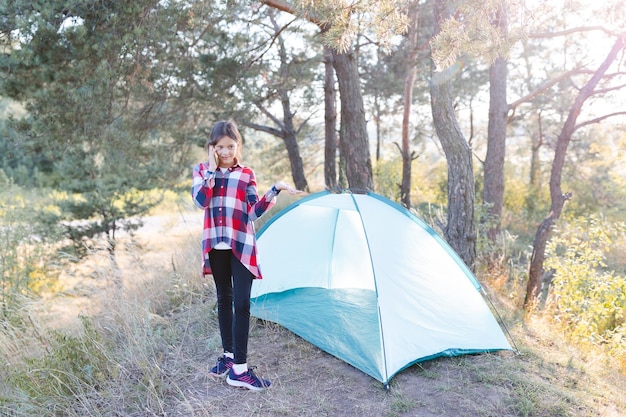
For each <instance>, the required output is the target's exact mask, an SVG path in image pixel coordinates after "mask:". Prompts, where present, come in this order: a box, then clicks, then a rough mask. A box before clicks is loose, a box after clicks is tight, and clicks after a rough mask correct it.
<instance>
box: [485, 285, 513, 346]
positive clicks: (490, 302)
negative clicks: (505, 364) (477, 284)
mask: <svg viewBox="0 0 626 417" xmlns="http://www.w3.org/2000/svg"><path fill="white" fill-rule="evenodd" d="M480 292H481V293H482V294H483V296H484V297H485V298H486V299H487V301H489V304H490V305H491V308H493V311H495V312H496V314H497V315H498V320H499V321H500V323H502V327H504V330H505V331H506V334H508V335H509V339H510V340H511V343H512V344H513V347H514V348H515V353H516V354H518V355H519V354H520V351H519V348H518V347H517V344H516V343H515V339H513V336H511V332H509V328H508V327H507V325H506V323H505V322H504V319H502V316H501V315H500V312H499V311H498V309H497V308H496V306H495V305H494V304H493V302H492V301H491V298H490V297H489V294H487V291H485V289H484V288H482V287H481V289H480Z"/></svg>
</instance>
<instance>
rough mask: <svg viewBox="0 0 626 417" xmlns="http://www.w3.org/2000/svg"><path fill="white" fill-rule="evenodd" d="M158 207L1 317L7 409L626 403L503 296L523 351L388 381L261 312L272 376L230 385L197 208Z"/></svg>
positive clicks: (484, 412) (590, 365) (264, 357)
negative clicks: (218, 370)
mask: <svg viewBox="0 0 626 417" xmlns="http://www.w3.org/2000/svg"><path fill="white" fill-rule="evenodd" d="M163 219H164V218H163V217H161V218H160V219H158V221H156V219H155V221H154V222H150V223H149V224H148V225H147V226H146V228H144V229H143V230H142V231H141V232H140V235H138V236H137V238H136V239H130V237H126V238H125V240H124V242H125V243H126V244H125V245H119V246H118V247H119V248H120V250H119V252H118V257H117V259H116V261H117V265H115V264H112V263H111V262H110V260H109V259H107V258H106V257H105V256H104V255H103V254H102V253H94V254H93V255H92V257H91V258H90V259H89V260H88V261H87V262H86V263H84V264H82V265H78V266H77V268H76V271H75V273H74V274H73V275H71V274H67V276H66V277H65V279H66V280H67V282H68V284H67V289H66V291H65V292H64V294H63V296H59V297H55V298H52V299H49V300H47V301H46V306H45V308H43V307H41V306H40V305H37V304H34V305H33V304H30V305H29V309H28V310H27V311H22V312H19V314H18V312H16V313H15V317H22V318H24V317H31V318H32V322H31V320H30V319H25V320H23V321H22V322H16V323H5V324H4V326H3V327H0V348H2V350H1V351H0V360H1V361H0V415H2V416H68V417H79V416H80V417H86V416H137V417H139V416H142V417H143V416H217V417H220V416H233V415H234V416H239V415H247V416H363V415H365V416H388V417H392V416H420V417H429V416H433V417H434V416H438V417H448V416H449V417H452V416H455V417H456V416H468V417H473V416H494V417H495V416H498V417H505V416H538V417H541V416H545V417H553V416H606V417H610V416H621V415H626V402H625V401H624V399H623V398H622V397H623V392H624V390H625V388H626V382H625V378H624V375H621V374H619V373H618V372H616V371H615V370H614V368H612V366H611V364H610V363H608V362H607V361H606V359H604V358H602V357H600V356H598V355H594V354H592V353H588V352H587V353H585V352H580V351H578V350H576V349H574V348H573V347H571V346H569V345H568V344H567V343H565V341H564V340H563V339H562V338H561V337H560V335H556V334H553V333H551V332H550V327H549V326H548V325H546V324H545V323H544V322H542V321H541V320H539V319H532V318H528V319H524V320H522V319H521V318H520V317H521V315H520V314H518V313H516V312H515V311H509V310H507V309H506V308H507V307H506V304H498V306H499V307H498V308H499V310H500V312H501V313H503V316H504V319H505V321H506V322H507V325H508V327H509V328H510V330H511V332H512V334H513V337H514V338H515V341H516V343H517V346H518V347H520V350H521V354H519V355H516V354H514V353H511V352H503V353H498V354H482V355H473V356H462V357H456V358H441V359H437V360H433V361H428V362H425V363H422V364H420V365H415V366H412V367H410V368H408V369H406V370H404V371H402V372H401V373H399V374H398V375H397V376H396V377H394V379H393V380H392V381H391V384H390V389H389V391H386V390H385V389H384V387H383V386H382V385H381V384H380V383H379V382H377V381H375V380H374V379H372V378H371V377H369V376H367V375H365V374H363V373H362V372H360V371H358V370H356V369H354V368H352V367H351V366H349V365H347V364H346V363H344V362H342V361H340V360H338V359H336V358H334V357H332V356H330V355H328V354H326V353H324V352H322V351H320V350H319V349H317V348H315V347H314V346H312V345H311V344H309V343H308V342H305V341H303V340H302V339H300V338H299V337H297V336H296V335H294V334H293V333H291V332H289V331H287V330H285V329H283V328H282V327H280V326H278V325H276V324H273V323H267V322H261V321H258V320H253V322H252V328H251V338H250V349H249V351H250V358H249V360H250V363H251V365H256V366H258V368H257V371H258V373H259V374H261V375H262V376H264V377H266V378H269V379H270V380H271V381H272V387H271V388H270V389H269V390H267V391H265V392H263V393H253V392H248V391H245V390H241V389H234V388H232V387H229V386H228V385H227V384H226V383H225V382H224V381H222V380H219V381H217V380H213V379H212V378H211V377H210V376H209V374H208V368H209V367H210V366H212V365H213V363H214V361H215V359H216V357H217V355H218V354H219V352H220V347H219V346H220V343H219V336H218V331H217V321H216V315H215V301H214V294H213V287H212V283H211V282H206V281H204V280H203V279H202V278H200V277H199V274H198V263H197V262H196V259H197V258H198V257H197V251H198V250H199V243H198V242H199V233H200V223H199V215H198V213H197V212H193V214H192V215H191V217H189V216H187V215H185V216H184V217H183V216H172V217H169V218H165V221H163ZM70 283H71V285H70ZM62 306H66V307H67V310H64V309H62V308H61V307H62ZM502 309H503V310H502ZM79 313H82V314H85V315H87V316H88V318H85V319H82V320H80V319H77V317H78V314H79ZM29 323H35V324H37V327H38V328H39V331H38V332H37V331H35V330H33V328H34V326H32V324H29ZM24 329H31V330H30V331H28V332H23V331H22V330H24ZM68 363H72V364H73V365H72V366H70V365H68Z"/></svg>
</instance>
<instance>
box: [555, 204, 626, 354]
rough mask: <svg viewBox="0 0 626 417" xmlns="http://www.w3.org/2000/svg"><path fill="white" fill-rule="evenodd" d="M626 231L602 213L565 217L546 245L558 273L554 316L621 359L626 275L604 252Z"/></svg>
mask: <svg viewBox="0 0 626 417" xmlns="http://www.w3.org/2000/svg"><path fill="white" fill-rule="evenodd" d="M624 230H626V225H625V224H624V223H610V222H607V221H606V220H604V219H602V218H600V217H598V216H590V217H579V218H575V219H570V220H569V221H567V220H565V221H563V222H561V225H560V228H559V230H557V231H556V233H555V236H554V237H553V238H552V239H551V241H550V242H549V244H548V246H547V250H546V255H547V258H546V262H545V267H546V270H551V271H552V272H553V274H554V279H553V282H552V289H551V297H550V300H549V304H548V308H549V311H550V312H551V313H552V314H553V317H554V319H555V320H556V321H557V322H558V323H560V324H561V325H562V326H563V327H564V329H565V330H566V332H567V333H568V334H569V336H570V337H571V338H572V339H573V340H575V341H578V342H583V343H591V344H593V345H596V346H598V345H608V349H609V350H610V351H612V352H613V353H614V354H618V355H619V356H620V357H621V360H623V359H624V357H622V355H624V353H625V352H624V348H623V340H624V337H623V335H624V334H625V331H624V330H625V327H626V321H625V316H624V312H625V310H626V277H624V276H620V275H619V274H617V273H615V269H616V268H617V265H610V264H608V263H607V256H606V254H607V253H608V252H609V251H610V250H611V247H612V246H613V245H614V244H615V243H616V242H615V240H616V239H618V238H623V236H624V235H623V233H624ZM620 335H621V336H620ZM620 346H621V348H620Z"/></svg>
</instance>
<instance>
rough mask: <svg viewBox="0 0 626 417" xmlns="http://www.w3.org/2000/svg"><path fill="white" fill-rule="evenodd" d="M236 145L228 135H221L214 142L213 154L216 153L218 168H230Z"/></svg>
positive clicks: (235, 153)
mask: <svg viewBox="0 0 626 417" xmlns="http://www.w3.org/2000/svg"><path fill="white" fill-rule="evenodd" d="M237 146H238V144H237V141H235V140H234V139H232V138H229V137H228V136H222V137H221V138H219V139H218V141H217V142H215V145H214V149H215V155H217V158H218V160H217V165H218V166H219V167H220V168H230V167H232V166H233V165H234V164H235V157H236V156H237Z"/></svg>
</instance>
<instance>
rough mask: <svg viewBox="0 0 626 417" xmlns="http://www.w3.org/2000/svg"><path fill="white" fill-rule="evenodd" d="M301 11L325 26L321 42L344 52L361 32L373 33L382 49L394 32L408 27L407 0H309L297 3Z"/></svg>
mask: <svg viewBox="0 0 626 417" xmlns="http://www.w3.org/2000/svg"><path fill="white" fill-rule="evenodd" d="M296 7H298V8H299V10H300V12H299V13H300V14H301V15H303V16H311V17H312V19H313V20H315V21H317V22H319V24H320V26H322V27H324V28H326V29H327V30H326V31H325V32H324V34H323V36H324V42H325V43H326V44H327V45H329V46H330V47H332V48H335V49H336V50H337V51H339V52H345V51H347V50H348V49H349V48H350V46H351V45H352V43H353V41H354V39H355V38H356V36H357V34H358V33H360V32H363V31H365V32H367V31H370V32H373V34H374V37H375V38H376V40H377V42H378V43H379V44H380V45H381V46H382V47H383V48H386V49H387V48H389V46H390V44H391V41H392V40H393V37H394V35H397V34H400V33H404V32H406V30H407V26H408V18H407V14H406V10H407V8H408V1H407V0H387V1H373V0H368V1H359V2H350V1H345V0H342V1H336V0H325V1H312V0H300V1H298V2H296Z"/></svg>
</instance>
